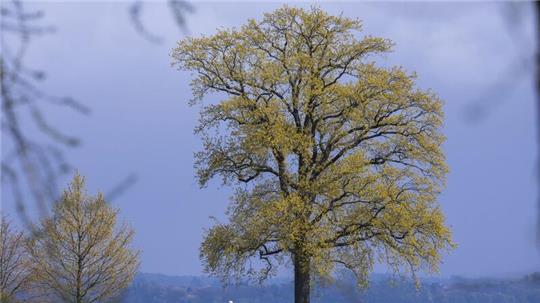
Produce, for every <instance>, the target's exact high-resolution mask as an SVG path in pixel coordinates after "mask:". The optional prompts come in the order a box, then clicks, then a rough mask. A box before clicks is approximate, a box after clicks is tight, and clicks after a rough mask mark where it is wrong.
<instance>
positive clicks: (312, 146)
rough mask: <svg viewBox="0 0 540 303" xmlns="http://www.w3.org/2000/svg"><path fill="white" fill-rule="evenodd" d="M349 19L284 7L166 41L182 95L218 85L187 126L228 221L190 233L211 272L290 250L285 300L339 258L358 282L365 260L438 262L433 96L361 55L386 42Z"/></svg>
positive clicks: (440, 238) (439, 156)
mask: <svg viewBox="0 0 540 303" xmlns="http://www.w3.org/2000/svg"><path fill="white" fill-rule="evenodd" d="M360 30H361V23H360V21H358V20H352V19H349V18H345V17H342V16H339V17H336V16H331V15H328V14H326V13H325V12H324V11H322V10H320V9H318V8H312V9H311V10H303V9H297V8H290V7H284V8H281V9H278V10H276V11H274V12H273V13H269V14H265V16H264V18H263V19H262V21H255V20H249V21H248V23H247V24H246V25H244V26H242V27H240V28H238V29H231V30H219V31H218V32H217V33H216V34H214V35H213V36H209V37H202V38H187V39H184V40H183V41H180V42H179V43H178V46H177V48H176V49H174V51H173V52H172V57H173V61H174V64H175V65H176V66H178V67H179V68H181V69H185V70H189V71H193V72H194V73H195V76H196V77H195V79H194V80H193V82H192V88H193V91H194V96H195V98H194V100H193V101H194V102H195V101H197V100H201V99H202V98H203V97H204V96H206V95H207V94H208V93H212V92H219V93H221V95H220V97H219V98H223V95H225V96H226V98H224V99H221V101H219V102H216V103H214V104H210V105H207V106H206V107H205V108H204V110H203V111H202V114H201V119H200V121H201V122H200V125H199V127H198V128H197V129H196V131H197V132H198V133H200V134H202V136H203V140H204V150H203V151H201V152H200V153H198V154H197V169H198V177H199V180H200V184H201V186H204V185H205V184H206V183H207V182H208V181H209V180H210V179H211V178H212V177H214V176H217V175H220V176H221V177H222V178H223V181H224V182H225V184H237V185H240V186H237V187H236V188H237V192H236V194H235V195H234V198H233V202H232V204H231V205H230V208H229V211H228V215H229V222H228V223H220V224H217V225H216V226H214V227H212V228H211V229H210V230H209V231H208V233H207V234H206V236H205V239H204V242H203V243H202V247H201V258H202V260H203V262H204V265H205V267H206V270H207V271H209V272H210V273H212V274H215V275H219V276H222V277H223V278H227V277H230V276H231V275H236V276H237V277H243V276H244V275H245V274H252V275H255V276H256V277H258V278H260V279H264V278H266V277H267V276H268V275H270V274H272V273H274V272H275V266H274V265H276V264H284V262H286V260H287V259H286V258H284V257H290V259H291V260H292V264H293V266H294V281H295V302H297V303H306V302H309V296H310V283H311V281H313V279H314V278H329V277H331V276H332V273H333V272H335V271H336V270H339V269H340V268H343V267H345V268H347V269H350V270H352V271H353V272H354V273H355V274H356V276H357V278H358V281H359V282H361V283H362V282H365V281H366V275H367V274H368V273H369V272H370V271H371V269H372V267H373V265H374V263H375V262H377V261H379V262H383V263H386V264H388V265H389V266H390V267H391V268H393V269H394V270H396V271H402V270H407V271H409V272H411V273H413V274H414V273H415V272H416V271H417V270H421V269H428V270H436V269H437V266H438V264H439V262H440V258H441V257H440V252H441V250H444V249H447V248H449V247H451V246H452V245H453V244H452V242H451V235H450V231H449V230H448V228H447V227H446V226H445V225H444V218H443V214H442V212H441V210H440V209H439V207H438V206H437V203H436V198H437V195H438V193H439V192H440V190H441V187H442V185H443V183H444V178H445V173H446V171H447V168H446V165H445V159H444V154H443V152H442V150H441V144H442V143H443V141H444V137H443V135H442V134H441V130H440V128H441V124H442V118H443V114H442V103H441V101H440V100H439V98H438V97H437V96H436V95H435V94H434V93H433V92H431V91H423V90H420V89H417V88H415V83H414V75H413V74H412V75H411V74H408V73H406V72H405V71H404V70H403V69H402V68H399V67H393V68H384V67H379V66H377V65H376V64H375V63H373V62H369V61H368V58H370V57H371V56H372V55H374V54H380V53H385V52H388V51H389V50H390V48H391V46H392V43H391V42H390V41H389V40H386V39H382V38H377V37H370V36H368V37H364V38H363V39H361V40H358V39H357V38H356V37H357V36H356V34H357V32H358V31H360ZM222 126H225V127H226V128H222ZM253 258H255V259H260V260H262V264H265V266H263V267H260V266H259V267H258V265H257V264H259V265H260V264H261V262H251V261H252V259H253Z"/></svg>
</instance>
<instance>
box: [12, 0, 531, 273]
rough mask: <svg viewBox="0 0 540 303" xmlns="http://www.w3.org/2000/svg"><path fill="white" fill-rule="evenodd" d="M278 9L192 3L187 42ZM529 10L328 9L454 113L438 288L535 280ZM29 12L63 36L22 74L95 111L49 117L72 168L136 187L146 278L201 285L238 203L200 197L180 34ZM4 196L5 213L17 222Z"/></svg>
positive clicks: (45, 45)
mask: <svg viewBox="0 0 540 303" xmlns="http://www.w3.org/2000/svg"><path fill="white" fill-rule="evenodd" d="M281 5H282V4H280V3H265V4H254V3H249V2H247V3H246V2H242V3H223V2H220V3H194V7H195V13H193V14H191V15H189V16H188V17H187V18H188V19H187V20H188V22H187V28H188V33H187V34H189V35H193V36H199V35H201V34H212V33H213V32H215V29H216V28H218V27H231V26H238V25H241V24H243V23H244V22H245V21H246V20H247V19H248V18H256V19H259V18H261V16H262V14H263V13H264V12H270V11H272V10H273V9H275V8H278V7H280V6H281ZM292 5H295V6H309V4H305V3H293V4H292ZM527 5H529V4H527V3H524V4H518V5H516V6H511V5H508V4H500V3H452V4H449V3H361V4H358V3H356V4H355V3H345V2H340V3H329V2H325V3H321V4H320V6H321V7H322V8H324V9H325V10H327V11H328V12H329V13H332V14H340V13H343V15H345V16H350V17H357V18H360V19H362V20H363V21H364V29H365V33H366V34H372V35H377V36H382V37H385V38H390V39H392V40H393V41H394V42H395V43H396V47H395V51H394V52H393V53H391V54H389V55H388V56H386V57H385V58H382V59H380V60H379V61H380V62H382V63H383V64H388V65H393V64H397V65H402V66H404V67H405V68H406V69H407V70H410V71H416V72H417V73H418V76H419V80H418V84H419V86H420V87H421V88H432V89H433V90H434V91H436V92H437V93H438V94H439V95H440V96H441V97H442V99H444V100H445V102H446V105H445V114H446V122H445V129H444V132H445V134H446V135H447V137H448V140H447V142H446V144H445V146H444V149H445V151H446V154H447V158H448V163H449V166H450V174H449V178H448V183H447V188H446V190H445V191H444V193H443V194H442V195H441V197H440V203H441V205H442V207H443V209H444V212H445V214H446V216H447V222H448V224H449V225H450V226H451V228H452V230H453V232H454V238H455V241H456V242H457V244H458V248H457V249H456V250H455V251H453V252H452V253H451V254H450V255H448V256H446V257H445V258H444V264H443V265H442V268H441V269H442V272H441V273H442V275H444V276H449V275H465V276H486V275H507V274H513V275H515V274H524V273H527V272H531V271H533V270H540V254H539V253H538V252H537V251H536V250H535V245H534V237H535V234H534V227H535V213H536V208H535V199H536V187H535V171H534V165H535V153H536V141H535V123H537V122H536V121H535V116H534V113H535V107H534V99H533V96H534V92H533V86H532V72H531V69H529V68H528V67H530V65H527V64H526V63H525V64H524V63H523V62H524V60H527V59H528V58H530V56H532V53H533V46H534V41H533V39H534V38H533V37H534V34H533V26H532V22H533V16H532V12H531V11H532V10H531V9H529V8H528V7H527ZM28 6H29V7H34V8H41V9H43V10H44V12H45V14H46V18H45V20H46V22H44V23H48V24H53V25H54V26H55V27H56V28H57V31H56V33H54V34H52V35H47V36H44V37H42V38H39V39H38V40H36V41H35V42H34V43H33V44H32V47H31V49H30V52H29V55H28V58H27V59H28V60H27V64H29V65H31V66H34V67H36V68H40V69H43V70H45V71H46V72H47V74H48V78H47V80H46V81H45V82H44V83H43V86H42V88H43V89H44V90H46V91H48V92H51V93H55V94H60V95H68V96H72V97H74V98H76V99H77V100H79V101H80V102H82V103H84V104H86V105H88V106H89V107H90V108H91V109H92V114H91V115H90V116H88V117H81V116H79V115H76V114H73V113H71V112H69V111H64V110H54V111H53V110H49V111H48V112H47V114H48V115H49V117H50V119H52V120H55V121H56V122H55V123H56V125H60V126H61V127H62V128H63V129H65V130H67V131H68V132H69V133H72V134H75V135H77V136H79V137H80V138H82V139H83V145H82V146H81V147H80V148H78V149H75V150H72V151H69V152H68V154H67V155H68V158H69V160H70V162H71V163H72V164H73V165H74V166H75V167H77V168H79V170H80V172H81V173H82V174H83V175H85V176H86V177H87V180H88V183H89V187H90V190H91V191H96V190H106V189H108V188H110V187H111V186H112V185H113V184H115V183H116V182H118V181H119V180H121V179H122V178H124V177H125V176H126V175H128V174H130V173H136V174H137V175H138V183H137V184H136V185H135V186H134V187H132V188H131V189H130V190H129V191H128V192H126V193H125V194H123V195H122V196H121V197H120V198H118V200H116V201H114V204H115V205H116V206H117V207H119V208H120V209H121V217H122V219H124V220H126V221H127V222H129V223H130V224H132V226H133V227H134V228H135V229H136V238H135V243H134V245H135V246H136V247H138V248H140V249H142V271H144V272H156V273H164V274H175V275H198V274H201V273H202V272H201V265H200V262H199V258H198V255H199V251H198V249H199V244H200V242H201V239H202V235H203V232H204V228H208V227H210V226H211V224H212V221H211V220H210V219H209V217H210V216H216V217H218V218H223V211H224V209H225V206H226V205H227V203H228V195H229V193H230V192H231V191H230V190H229V189H227V188H222V187H220V186H219V182H214V183H211V184H210V186H209V187H208V188H206V189H199V187H198V185H197V182H196V180H195V178H194V175H195V172H194V170H193V153H194V152H195V151H197V150H198V149H199V148H200V146H201V144H200V140H199V138H198V137H197V136H195V135H194V134H193V127H194V126H195V125H196V122H197V118H198V110H199V107H197V106H196V107H189V106H188V104H187V103H188V99H189V98H190V90H189V81H190V75H189V73H186V72H179V71H176V70H174V69H173V68H171V66H170V63H171V62H170V57H169V53H170V51H171V49H172V48H173V47H174V45H175V43H176V41H177V40H179V39H182V38H183V37H184V36H185V35H184V33H183V32H182V31H181V30H179V29H178V27H176V26H175V24H174V21H173V18H172V15H171V13H170V11H169V10H168V7H167V5H165V4H163V3H158V4H156V3H145V4H144V5H143V7H144V10H143V11H142V20H143V22H144V24H145V25H146V27H147V29H148V30H149V31H151V32H153V33H155V34H157V35H160V36H162V37H163V38H164V40H163V43H162V44H154V43H150V42H148V41H146V40H144V39H143V38H142V37H141V36H140V35H139V34H137V32H136V31H135V29H134V27H133V25H132V23H130V18H129V14H128V11H129V6H128V4H126V3H121V2H112V1H104V2H99V3H83V2H80V3H71V2H69V3H68V2H67V1H66V2H61V1H57V2H53V3H43V2H38V3H32V4H28ZM509 12H514V13H513V14H510V13H509ZM471 113H477V114H473V115H471ZM478 113H480V114H481V115H478ZM471 117H472V118H471ZM478 117H480V118H479V119H477V118H478ZM67 181H68V180H67V179H66V180H63V182H64V183H65V182H67ZM3 197H4V199H3V201H2V203H3V208H4V209H5V210H6V211H7V212H10V211H12V210H13V205H11V204H10V199H8V198H6V196H5V195H3Z"/></svg>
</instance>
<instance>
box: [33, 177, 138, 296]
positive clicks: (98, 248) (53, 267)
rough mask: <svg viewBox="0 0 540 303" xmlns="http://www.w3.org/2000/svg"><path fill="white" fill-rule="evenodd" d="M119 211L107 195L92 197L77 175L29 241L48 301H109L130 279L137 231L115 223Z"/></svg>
mask: <svg viewBox="0 0 540 303" xmlns="http://www.w3.org/2000/svg"><path fill="white" fill-rule="evenodd" d="M117 213H118V211H117V210H115V209H114V208H112V207H111V206H110V205H108V204H107V202H106V201H105V200H104V198H103V195H102V194H98V195H97V196H96V197H93V196H89V195H88V194H87V193H86V190H85V182H84V179H83V178H82V177H81V176H80V175H79V174H76V175H75V177H74V178H73V181H72V183H71V185H70V187H69V188H68V189H67V190H65V191H64V193H63V195H62V198H61V199H60V201H58V202H57V203H56V204H55V205H54V208H53V216H52V217H51V218H46V219H44V220H43V221H42V223H41V226H40V228H39V230H37V231H35V235H34V236H33V237H31V239H30V241H29V243H28V250H29V253H30V256H31V261H32V264H33V266H34V268H35V270H34V273H33V279H32V280H33V282H34V283H35V284H36V286H37V287H38V289H39V293H40V294H41V295H42V296H43V300H45V301H47V300H50V301H51V302H70V303H93V302H108V300H109V299H113V298H115V297H117V296H118V295H119V294H120V293H121V291H122V290H123V289H124V288H125V287H127V286H128V285H129V284H130V283H131V281H132V280H133V277H134V275H135V273H136V272H137V269H138V265H139V261H138V254H139V252H138V251H134V250H132V249H131V248H130V247H129V246H130V242H131V240H132V238H133V234H134V233H133V230H132V229H131V228H129V227H128V226H126V225H123V226H116V221H117ZM47 302H48V301H47Z"/></svg>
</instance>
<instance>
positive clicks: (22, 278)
mask: <svg viewBox="0 0 540 303" xmlns="http://www.w3.org/2000/svg"><path fill="white" fill-rule="evenodd" d="M0 220H1V222H0V302H2V303H11V302H17V301H16V298H17V295H18V294H20V293H21V292H23V291H25V290H28V289H27V287H28V282H29V276H30V266H29V263H28V255H27V253H26V249H25V240H26V239H25V235H24V234H23V232H20V231H16V230H14V229H13V228H12V227H11V224H10V222H9V221H8V219H7V217H5V216H1V217H0Z"/></svg>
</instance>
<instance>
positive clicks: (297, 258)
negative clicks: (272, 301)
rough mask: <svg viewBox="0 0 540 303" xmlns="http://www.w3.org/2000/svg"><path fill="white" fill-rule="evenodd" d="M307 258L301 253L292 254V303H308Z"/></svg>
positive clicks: (309, 281) (308, 274) (308, 278)
mask: <svg viewBox="0 0 540 303" xmlns="http://www.w3.org/2000/svg"><path fill="white" fill-rule="evenodd" d="M309 262H310V260H309V257H307V256H306V255H305V254H303V253H301V252H300V253H299V252H296V253H295V254H294V303H309V293H310V283H311V279H310V272H309V265H310V263H309Z"/></svg>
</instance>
